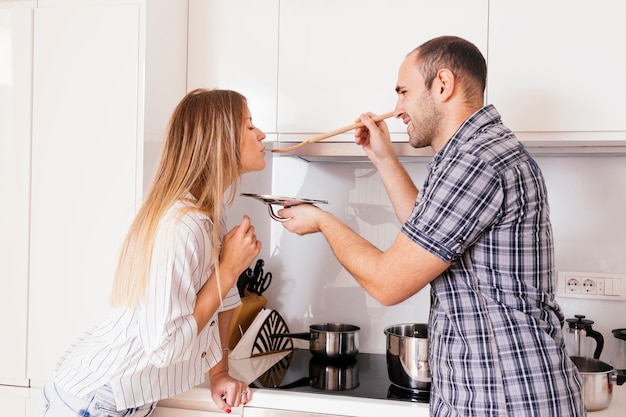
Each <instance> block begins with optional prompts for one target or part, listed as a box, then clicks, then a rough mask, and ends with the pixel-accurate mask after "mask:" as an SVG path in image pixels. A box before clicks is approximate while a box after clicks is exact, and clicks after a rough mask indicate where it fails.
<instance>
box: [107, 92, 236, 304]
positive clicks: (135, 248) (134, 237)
mask: <svg viewBox="0 0 626 417" xmlns="http://www.w3.org/2000/svg"><path fill="white" fill-rule="evenodd" d="M247 108H248V107H247V102H246V99H245V97H244V96H242V95H241V94H239V93H237V92H235V91H230V90H205V89H197V90H193V91H191V92H190V93H188V94H187V95H186V96H185V97H184V98H183V99H182V101H181V102H180V103H179V104H178V106H177V107H176V109H175V110H174V113H173V114H172V117H171V119H170V122H169V126H168V133H167V136H166V138H165V144H164V148H163V153H162V155H161V161H160V163H159V167H158V169H157V172H156V174H155V177H154V180H153V182H152V185H151V186H150V189H149V190H148V192H147V194H146V198H145V199H144V201H143V203H142V205H141V207H140V209H139V211H138V212H137V215H136V216H135V219H134V221H133V223H132V224H131V226H130V228H129V230H128V233H127V235H126V238H125V239H124V243H123V245H122V248H121V253H120V257H119V260H118V264H117V270H116V272H115V279H114V282H113V291H112V293H111V299H110V302H111V304H112V305H113V306H128V307H132V306H135V305H137V304H138V303H139V302H140V301H142V300H143V299H144V298H145V294H146V289H147V286H148V274H149V270H150V261H151V257H152V248H153V246H154V241H155V236H156V231H157V226H158V224H159V221H160V220H161V219H162V218H163V216H164V214H165V213H166V212H167V210H168V209H169V208H170V207H171V206H172V204H174V202H176V201H177V200H189V199H188V198H187V196H188V195H189V194H190V193H191V194H192V195H193V196H194V197H195V201H193V200H192V201H190V203H191V205H190V206H189V207H190V208H189V209H190V210H198V211H200V212H202V213H204V214H206V215H207V216H208V217H209V218H210V219H211V220H212V222H213V236H212V244H213V259H214V262H215V268H216V271H217V273H219V271H218V270H217V265H218V255H219V239H220V230H219V225H220V217H221V213H220V211H221V208H222V204H224V203H226V204H230V203H232V201H233V199H234V196H235V195H236V187H237V181H238V180H239V178H240V176H241V174H242V168H241V155H240V143H241V140H242V138H243V135H244V133H245V128H246V123H247V121H246V118H247V117H248V114H247ZM229 187H231V192H230V195H229V197H228V201H226V202H224V201H223V199H224V194H225V192H226V190H227V189H228V188H229ZM218 283H219V279H218ZM220 291H221V290H220Z"/></svg>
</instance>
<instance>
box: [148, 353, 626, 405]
mask: <svg viewBox="0 0 626 417" xmlns="http://www.w3.org/2000/svg"><path fill="white" fill-rule="evenodd" d="M286 354H287V353H284V352H283V353H276V354H272V355H266V356H262V357H257V358H251V359H241V360H231V361H230V368H231V374H232V375H233V376H234V377H236V378H239V379H242V380H244V381H246V382H247V383H249V384H250V383H252V382H253V381H254V380H256V379H257V378H258V377H259V376H260V375H261V374H262V373H263V372H265V370H267V369H269V368H270V367H272V366H273V365H274V364H275V363H277V362H278V361H279V360H281V359H282V358H283V357H284V356H285V355H286ZM251 391H252V393H253V395H252V400H251V401H250V402H249V403H248V404H247V405H246V406H245V407H240V408H237V409H233V413H232V414H235V415H237V414H239V415H241V414H243V415H244V416H245V414H246V413H245V410H246V409H247V408H256V409H268V410H288V411H295V412H306V413H318V414H326V415H329V416H333V415H337V416H348V417H380V416H382V415H393V416H400V417H403V416H407V417H408V416H411V417H426V416H428V415H429V414H428V404H425V403H416V402H409V401H395V400H384V399H371V398H358V397H351V396H345V395H342V394H341V393H337V392H335V393H325V392H324V391H320V392H298V391H286V390H280V389H264V388H251ZM159 406H164V407H170V408H183V409H187V410H206V411H215V410H216V409H217V407H216V406H215V404H214V403H213V401H212V400H211V394H210V391H209V384H208V382H206V383H204V384H201V385H199V386H197V387H195V388H193V389H192V390H190V391H188V392H186V393H183V394H181V395H178V396H176V397H173V398H169V399H166V400H162V401H160V402H159ZM624 415H626V387H625V386H623V385H622V386H618V385H614V390H613V400H612V402H611V405H610V406H609V407H608V408H606V409H604V410H600V411H594V412H589V413H588V416H589V417H624Z"/></svg>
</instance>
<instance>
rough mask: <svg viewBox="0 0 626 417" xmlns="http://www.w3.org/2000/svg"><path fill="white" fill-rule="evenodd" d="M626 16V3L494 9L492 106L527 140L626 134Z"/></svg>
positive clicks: (520, 0) (561, 2)
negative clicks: (531, 135) (536, 135)
mask: <svg viewBox="0 0 626 417" xmlns="http://www.w3.org/2000/svg"><path fill="white" fill-rule="evenodd" d="M625 16H626V3H625V2H623V1H621V0H598V1H594V2H584V1H576V2H572V1H568V0H553V1H549V2H546V1H540V0H498V1H491V2H490V9H489V77H488V88H487V91H488V101H489V102H490V103H493V104H495V105H496V107H497V108H498V110H500V112H501V113H502V116H503V118H504V121H505V123H506V124H507V125H508V126H509V127H510V128H511V129H513V130H515V131H519V132H542V131H551V132H559V131H568V132H571V131H579V132H592V131H596V132H598V131H626V117H624V109H626V53H625V51H626V26H624V17H625ZM622 136H623V135H622ZM591 139H593V137H591ZM622 139H623V138H622Z"/></svg>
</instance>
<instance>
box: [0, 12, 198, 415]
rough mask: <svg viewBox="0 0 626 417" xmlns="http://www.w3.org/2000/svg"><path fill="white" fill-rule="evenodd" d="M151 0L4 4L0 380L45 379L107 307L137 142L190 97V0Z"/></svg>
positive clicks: (129, 204) (37, 382)
mask: <svg viewBox="0 0 626 417" xmlns="http://www.w3.org/2000/svg"><path fill="white" fill-rule="evenodd" d="M146 3H147V2H146V1H145V0H119V1H116V2H110V1H106V0H85V1H82V0H81V1H77V0H39V1H27V0H26V1H25V0H20V1H0V58H1V59H0V106H1V110H2V111H0V139H1V141H0V174H1V175H0V192H1V193H2V195H3V196H5V197H6V199H7V202H8V201H10V204H4V205H3V208H2V216H0V226H1V229H2V233H1V234H0V253H2V259H1V262H0V275H1V278H2V279H0V314H2V316H3V317H5V318H7V319H6V320H2V321H1V322H0V330H1V331H2V334H4V335H7V336H8V337H6V338H4V339H3V342H2V344H0V386H2V385H6V386H9V385H10V386H13V387H20V386H21V387H28V386H36V387H37V386H41V385H42V384H43V383H44V382H45V381H46V380H47V379H48V378H49V377H50V375H51V371H52V369H53V367H54V364H55V363H56V361H57V360H58V358H59V356H60V354H61V353H62V352H63V350H64V349H65V348H67V346H68V345H69V343H71V341H72V340H73V339H74V338H75V337H76V336H78V335H79V334H80V333H82V332H84V331H86V330H87V329H88V327H89V326H91V324H93V323H94V322H95V321H96V320H98V319H100V318H101V316H102V314H104V311H105V310H106V309H107V300H108V294H109V291H110V284H111V280H112V276H113V271H114V268H115V263H116V258H117V251H118V248H119V247H120V244H121V242H122V239H123V237H124V234H125V233H126V229H127V227H128V225H129V223H130V220H131V219H132V216H133V215H134V212H135V208H136V204H137V203H138V202H139V201H140V200H141V197H142V189H143V183H142V179H143V178H142V170H143V161H142V158H143V156H144V155H143V147H144V138H146V140H148V141H149V140H150V139H151V138H154V137H157V138H158V140H161V139H162V137H163V135H164V133H165V126H166V124H167V120H168V119H169V115H170V114H171V111H172V110H173V108H174V106H175V105H176V104H177V103H178V101H179V100H180V99H181V98H182V97H183V95H184V94H185V92H186V53H185V51H186V44H187V43H186V41H187V3H186V2H175V3H173V2H169V1H168V0H151V1H150V5H149V6H148V5H147V4H146ZM146 21H147V23H146ZM147 39H149V41H147ZM146 43H147V44H148V48H147V49H148V50H147V51H146ZM145 88H149V89H150V93H147V92H146V91H145ZM144 122H145V123H144ZM31 126H32V129H31ZM144 131H145V134H144ZM9 318H10V319H9ZM24 390H25V391H26V392H28V391H29V390H28V389H27V388H24ZM14 402H15V400H11V403H14ZM18 402H19V400H18ZM1 403H2V405H3V407H1V408H0V415H4V413H5V411H6V410H5V408H6V407H4V406H5V405H7V404H8V402H7V401H5V400H2V402H1ZM11 415H13V414H11Z"/></svg>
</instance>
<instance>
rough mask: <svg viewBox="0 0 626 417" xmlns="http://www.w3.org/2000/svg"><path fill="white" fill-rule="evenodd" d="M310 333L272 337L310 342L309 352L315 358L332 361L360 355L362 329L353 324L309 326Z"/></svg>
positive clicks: (283, 334) (281, 334) (279, 334)
mask: <svg viewBox="0 0 626 417" xmlns="http://www.w3.org/2000/svg"><path fill="white" fill-rule="evenodd" d="M309 330H310V331H309V332H304V333H278V334H272V335H270V337H272V338H279V337H291V338H294V339H304V340H309V341H310V343H309V350H310V351H311V353H312V354H313V355H314V356H318V357H321V358H324V359H330V360H343V359H348V358H354V357H355V356H356V355H357V353H359V346H358V345H359V330H361V329H360V327H358V326H355V325H352V324H342V323H321V324H313V325H311V326H309Z"/></svg>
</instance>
